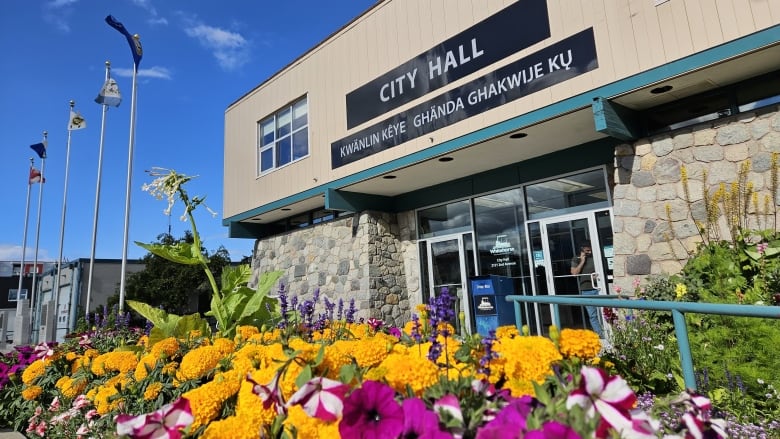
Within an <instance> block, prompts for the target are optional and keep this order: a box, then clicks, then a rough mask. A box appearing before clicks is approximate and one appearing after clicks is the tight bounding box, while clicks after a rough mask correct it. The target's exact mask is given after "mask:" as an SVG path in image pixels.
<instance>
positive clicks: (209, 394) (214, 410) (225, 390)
mask: <svg viewBox="0 0 780 439" xmlns="http://www.w3.org/2000/svg"><path fill="white" fill-rule="evenodd" d="M237 378H238V377H233V376H229V375H227V374H220V375H219V376H216V377H214V380H213V381H209V382H208V383H206V384H204V385H202V386H200V387H198V388H196V389H193V390H190V391H189V392H186V393H184V394H183V395H182V397H184V398H187V399H188V400H189V401H190V408H191V409H192V416H193V417H194V418H195V420H194V422H193V423H192V426H191V427H190V429H191V431H194V430H196V429H198V428H200V426H202V425H206V424H208V423H209V422H211V421H212V420H213V419H214V418H216V417H217V416H218V415H219V413H220V412H221V411H222V405H223V404H224V403H225V401H227V400H228V398H230V397H232V396H233V395H235V394H236V393H237V392H238V389H239V386H240V383H241V382H240V381H239V380H238V379H237Z"/></svg>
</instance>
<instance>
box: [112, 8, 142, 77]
mask: <svg viewBox="0 0 780 439" xmlns="http://www.w3.org/2000/svg"><path fill="white" fill-rule="evenodd" d="M106 23H108V25H109V26H111V27H113V28H114V29H116V30H118V31H119V33H121V34H122V35H124V36H125V38H127V42H128V44H130V51H131V52H132V53H133V61H134V62H135V67H136V68H137V67H138V64H139V63H140V62H141V57H142V56H143V55H144V51H143V49H142V48H141V39H140V38H134V37H133V35H131V34H130V32H128V31H127V29H125V25H124V24H122V23H120V22H119V21H117V19H116V18H114V17H113V16H112V15H109V16H108V17H106Z"/></svg>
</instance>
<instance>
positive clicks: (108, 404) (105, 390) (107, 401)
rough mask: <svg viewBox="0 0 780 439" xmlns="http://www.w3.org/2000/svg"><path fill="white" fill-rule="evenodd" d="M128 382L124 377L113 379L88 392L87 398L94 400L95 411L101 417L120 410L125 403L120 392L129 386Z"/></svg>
mask: <svg viewBox="0 0 780 439" xmlns="http://www.w3.org/2000/svg"><path fill="white" fill-rule="evenodd" d="M127 381H128V379H127V378H126V377H124V376H122V375H117V376H115V377H111V378H110V379H108V380H107V381H106V382H105V383H103V385H101V386H98V387H97V388H93V389H91V390H90V391H89V392H87V398H89V399H91V400H92V403H93V404H94V405H95V409H96V410H97V412H98V413H99V414H100V415H105V414H107V413H109V412H113V411H115V410H117V409H119V407H120V406H121V405H122V403H123V402H124V398H121V396H120V395H121V393H120V392H121V391H122V390H123V389H124V388H125V386H126V385H127Z"/></svg>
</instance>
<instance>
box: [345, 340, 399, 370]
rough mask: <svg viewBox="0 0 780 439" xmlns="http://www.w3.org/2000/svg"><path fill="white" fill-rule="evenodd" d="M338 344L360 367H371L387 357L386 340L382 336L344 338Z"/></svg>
mask: <svg viewBox="0 0 780 439" xmlns="http://www.w3.org/2000/svg"><path fill="white" fill-rule="evenodd" d="M342 343H343V344H341V345H340V348H341V349H346V351H345V352H346V353H347V354H348V355H349V356H351V357H352V358H354V359H355V361H356V362H357V364H358V366H360V367H371V366H376V365H377V364H379V363H381V362H382V360H384V359H385V358H386V357H387V351H388V349H387V340H386V339H385V338H384V337H371V338H367V339H363V340H355V341H353V340H344V341H342Z"/></svg>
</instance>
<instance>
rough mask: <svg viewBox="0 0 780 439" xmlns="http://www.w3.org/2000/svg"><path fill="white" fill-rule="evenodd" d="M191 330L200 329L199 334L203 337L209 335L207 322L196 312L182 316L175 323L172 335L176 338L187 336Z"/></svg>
mask: <svg viewBox="0 0 780 439" xmlns="http://www.w3.org/2000/svg"><path fill="white" fill-rule="evenodd" d="M192 331H200V334H201V336H203V337H208V336H210V335H211V327H210V326H209V322H208V321H206V320H205V319H203V318H202V317H201V316H200V315H199V314H198V313H195V314H188V315H186V316H182V318H180V319H179V321H178V322H177V323H176V327H175V328H174V330H173V334H172V335H174V336H175V337H178V338H187V337H189V335H190V334H191V333H192Z"/></svg>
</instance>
